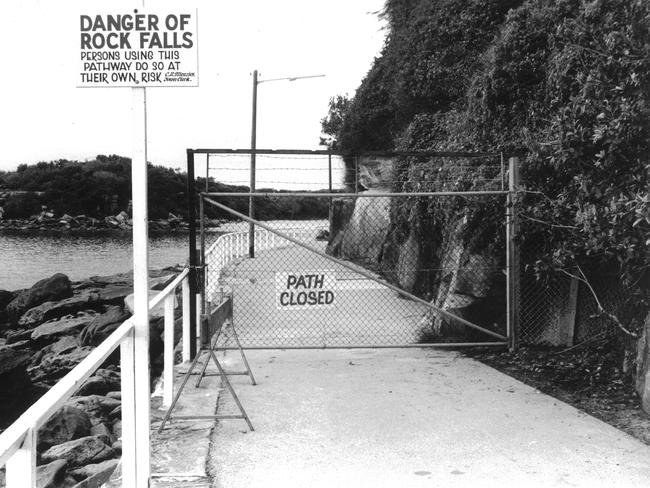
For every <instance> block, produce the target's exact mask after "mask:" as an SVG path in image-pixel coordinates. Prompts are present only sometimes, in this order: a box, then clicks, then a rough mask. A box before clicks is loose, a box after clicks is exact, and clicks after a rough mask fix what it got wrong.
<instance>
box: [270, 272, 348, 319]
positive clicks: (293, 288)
mask: <svg viewBox="0 0 650 488" xmlns="http://www.w3.org/2000/svg"><path fill="white" fill-rule="evenodd" d="M335 289H336V275H335V274H334V271H332V270H318V271H298V272H278V273H275V305H276V307H277V308H278V309H279V310H313V309H319V308H329V307H332V306H334V303H335V301H336V300H335V299H336V292H335Z"/></svg>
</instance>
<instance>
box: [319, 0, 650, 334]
mask: <svg viewBox="0 0 650 488" xmlns="http://www.w3.org/2000/svg"><path fill="white" fill-rule="evenodd" d="M383 15H384V16H385V17H386V19H387V20H388V36H387V40H386V43H385V46H384V48H383V51H382V53H381V55H380V56H379V57H378V58H376V60H375V62H374V64H373V66H372V68H371V69H370V71H369V72H368V74H367V76H366V77H365V79H364V80H363V81H362V83H361V85H360V86H359V88H358V90H357V92H356V94H355V95H354V97H353V98H352V99H350V100H337V99H334V100H333V103H332V104H331V107H330V108H331V110H330V114H329V115H328V116H327V117H326V118H325V119H324V124H323V131H324V132H325V134H326V135H327V136H329V142H330V144H331V145H336V146H338V147H339V148H340V149H341V150H343V151H344V152H354V151H357V150H376V149H400V150H426V149H429V150H441V149H444V150H473V151H494V152H503V153H504V154H505V155H506V156H508V155H514V154H517V155H520V157H521V165H522V166H521V170H522V171H521V172H522V177H523V185H522V191H521V192H520V200H521V201H520V203H521V215H522V219H523V220H522V223H523V224H524V227H523V232H522V234H521V244H522V249H523V251H524V256H525V257H526V262H525V263H523V264H524V265H528V266H531V267H534V268H535V270H536V272H537V273H538V275H539V276H540V277H544V276H547V275H549V274H552V273H554V272H561V273H569V274H572V275H575V276H577V277H578V278H581V279H582V278H584V277H585V275H589V272H590V270H595V269H603V268H604V267H606V268H608V269H615V270H616V272H617V273H618V275H619V276H620V278H621V280H623V281H624V282H625V283H626V284H627V286H628V287H629V290H630V296H631V299H630V300H629V303H627V304H626V306H634V307H637V308H638V310H640V311H643V310H647V298H648V291H649V289H650V271H649V270H648V262H649V254H648V249H649V244H650V240H648V237H647V236H648V232H649V231H650V196H649V193H648V173H649V171H650V161H649V154H650V152H649V151H648V150H649V149H650V148H649V147H648V145H649V144H650V104H649V102H650V43H649V42H648V40H649V39H650V4H649V3H648V2H646V1H642V0H619V1H613V0H593V1H588V2H585V1H580V0H513V1H497V0H409V1H403V0H401V1H397V0H387V2H386V7H385V10H384V12H383ZM481 164H483V163H481V162H479V163H478V169H476V170H472V171H467V172H465V173H464V174H463V173H462V172H460V171H456V173H454V170H455V168H458V167H459V165H458V161H452V160H438V161H435V162H434V163H432V162H431V161H422V160H415V159H413V158H411V159H405V160H403V161H400V162H399V163H398V166H397V171H396V175H395V176H396V178H394V179H395V180H396V182H395V186H396V189H397V190H399V189H407V190H408V189H411V188H413V187H414V185H417V184H420V185H423V184H424V185H427V184H428V185H429V187H430V188H432V189H439V188H444V185H454V188H463V189H481V188H485V184H486V182H485V179H483V178H476V171H479V172H481V171H484V170H481ZM490 164H491V163H489V162H487V163H485V168H488V167H489V165H490ZM441 175H442V176H441ZM450 175H451V176H453V178H450ZM495 205H496V204H495V203H493V202H491V203H489V204H488V205H487V206H486V205H485V204H477V205H447V204H444V205H436V204H432V205H428V206H427V205H413V202H407V204H406V205H404V204H402V205H401V206H400V205H399V204H398V203H396V204H395V208H394V209H393V217H394V218H393V224H394V225H395V227H396V229H394V231H393V234H396V235H397V239H398V241H399V240H403V239H404V236H403V235H401V236H400V232H401V234H408V233H409V232H411V231H413V229H432V228H445V226H448V224H449V222H450V221H454V220H458V218H459V217H469V219H470V221H472V220H473V221H474V222H475V223H476V224H475V225H467V226H465V233H466V236H467V239H468V240H470V239H475V236H476V230H477V229H480V230H482V231H483V233H484V234H486V235H488V234H490V233H491V234H492V235H494V236H497V235H500V234H501V233H500V232H496V229H497V228H498V226H501V225H502V223H503V222H502V215H503V209H501V210H499V211H495V210H497V207H495ZM479 223H480V225H479ZM490 226H491V227H492V232H490V231H489V227H490ZM400 228H401V231H400ZM583 271H584V273H585V275H583ZM619 325H620V324H619ZM639 326H640V322H639V321H638V320H637V321H636V322H634V321H632V322H631V323H627V324H625V327H626V328H629V329H636V328H638V327H639Z"/></svg>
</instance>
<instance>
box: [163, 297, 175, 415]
mask: <svg viewBox="0 0 650 488" xmlns="http://www.w3.org/2000/svg"><path fill="white" fill-rule="evenodd" d="M175 299H176V296H175V291H174V292H172V293H170V294H169V295H167V296H166V297H165V328H164V344H163V347H164V348H165V350H164V353H163V360H164V369H163V405H164V406H165V407H169V406H170V405H171V404H172V401H173V399H174V301H175Z"/></svg>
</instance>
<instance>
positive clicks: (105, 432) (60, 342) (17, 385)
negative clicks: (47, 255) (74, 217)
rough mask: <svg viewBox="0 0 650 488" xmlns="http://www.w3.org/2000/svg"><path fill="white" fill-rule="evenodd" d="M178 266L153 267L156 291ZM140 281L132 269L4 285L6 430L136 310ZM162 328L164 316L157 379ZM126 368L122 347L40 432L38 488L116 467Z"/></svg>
mask: <svg viewBox="0 0 650 488" xmlns="http://www.w3.org/2000/svg"><path fill="white" fill-rule="evenodd" d="M178 271H180V269H179V268H166V269H164V270H160V271H158V272H153V273H152V275H153V276H154V277H152V279H151V280H150V284H151V285H152V288H154V289H157V290H161V289H162V288H164V287H165V286H166V285H167V284H168V283H169V282H170V281H171V280H173V278H174V277H175V274H176V273H177V272H178ZM132 282H133V279H132V275H131V274H130V273H126V274H118V275H113V276H107V277H92V278H89V279H88V280H85V281H82V282H76V283H72V282H70V280H69V279H68V277H67V276H65V275H63V274H56V275H54V276H52V277H50V278H47V279H45V280H41V281H39V282H38V283H36V284H34V285H33V286H32V287H31V288H29V289H27V290H18V291H4V290H0V398H2V399H3V401H2V402H0V421H1V422H2V425H0V427H6V426H7V425H9V424H10V423H11V422H12V421H13V420H15V419H16V418H17V417H18V416H19V415H20V413H22V412H23V411H24V410H25V409H26V408H27V407H29V405H30V404H31V403H33V402H34V401H35V400H36V399H38V398H39V397H40V396H41V395H42V394H43V393H45V392H46V391H47V390H48V389H49V388H50V387H51V386H53V385H54V384H55V383H56V382H57V381H58V380H59V379H60V378H62V377H63V376H64V375H65V374H66V373H68V372H69V371H70V370H71V369H72V368H74V367H75V366H76V365H77V364H79V362H81V361H82V360H83V359H84V358H85V357H86V356H88V354H90V352H91V351H92V350H93V348H94V347H95V346H96V345H98V344H99V343H100V342H102V341H103V340H104V339H105V338H106V337H108V335H109V334H110V333H111V332H112V331H114V330H115V329H116V328H117V327H118V326H119V325H120V324H122V323H123V322H124V321H125V320H126V319H127V318H128V317H129V316H130V315H131V314H130V312H129V310H128V308H126V307H125V306H124V302H125V298H126V297H127V295H129V294H130V293H131V292H132V286H133V284H132ZM178 313H179V314H180V311H179V312H178ZM179 325H180V321H179ZM162 332H163V323H162V320H161V319H160V318H155V319H152V321H151V324H150V335H151V341H150V353H151V363H152V370H153V376H155V375H156V374H158V373H159V372H160V370H161V362H162V358H161V353H162V337H161V335H162ZM179 335H180V334H177V336H179ZM118 365H119V350H118V351H116V352H115V353H113V354H112V355H111V357H109V358H108V359H107V360H106V362H105V363H104V364H103V365H101V367H100V368H99V369H98V370H97V371H96V372H95V373H94V374H93V376H91V377H90V378H89V379H88V380H86V382H85V383H84V384H83V385H81V387H80V388H79V390H78V391H77V392H76V394H75V396H73V397H72V398H71V399H70V400H68V402H66V404H65V405H64V406H63V407H62V408H61V409H60V410H59V411H57V412H56V413H55V414H54V415H53V416H52V417H51V418H50V419H49V420H48V422H47V423H46V424H45V425H44V426H43V427H42V428H41V429H40V431H39V436H38V439H39V443H38V465H39V466H38V479H39V482H38V486H52V487H66V488H67V487H76V488H84V487H91V486H93V487H94V486H101V484H102V483H103V482H104V481H106V480H107V479H108V477H109V476H110V474H111V473H112V471H113V470H114V469H115V466H116V465H117V463H118V458H119V456H120V454H121V442H120V440H119V439H120V437H121V425H122V423H121V401H120V373H119V370H118ZM2 484H3V483H2V474H1V473H0V486H1V485H2Z"/></svg>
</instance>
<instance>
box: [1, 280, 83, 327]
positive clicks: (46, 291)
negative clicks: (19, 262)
mask: <svg viewBox="0 0 650 488" xmlns="http://www.w3.org/2000/svg"><path fill="white" fill-rule="evenodd" d="M71 296H72V284H71V283H70V280H69V279H68V277H67V276H66V275H64V274H62V273H57V274H55V275H53V276H51V277H50V278H46V279H44V280H41V281H38V282H36V283H35V284H34V285H33V286H32V287H31V288H29V289H28V290H23V291H21V292H20V293H18V295H17V296H16V297H15V298H14V299H13V300H11V302H9V304H8V305H7V314H8V315H9V318H10V319H11V320H12V321H17V320H18V318H19V317H20V316H21V315H22V314H23V313H25V312H26V311H27V310H29V309H30V308H34V307H36V306H37V305H40V304H41V303H43V302H47V301H54V300H61V299H63V298H69V297H71Z"/></svg>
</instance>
